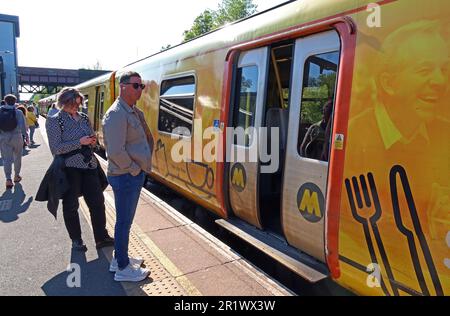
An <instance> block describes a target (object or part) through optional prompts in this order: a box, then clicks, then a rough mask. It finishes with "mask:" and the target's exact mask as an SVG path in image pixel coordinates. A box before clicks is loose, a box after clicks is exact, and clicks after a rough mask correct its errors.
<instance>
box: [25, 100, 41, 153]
mask: <svg viewBox="0 0 450 316" xmlns="http://www.w3.org/2000/svg"><path fill="white" fill-rule="evenodd" d="M27 110H28V111H27V116H26V118H27V125H28V129H29V130H30V143H31V144H34V139H33V136H34V131H35V130H36V127H37V124H38V122H37V117H36V115H35V114H34V108H33V107H32V106H29V107H28V109H27Z"/></svg>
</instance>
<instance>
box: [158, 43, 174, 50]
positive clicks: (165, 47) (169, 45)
mask: <svg viewBox="0 0 450 316" xmlns="http://www.w3.org/2000/svg"><path fill="white" fill-rule="evenodd" d="M171 47H172V45H171V44H168V45H166V46H161V49H160V51H161V52H162V51H163V50H166V49H169V48H171Z"/></svg>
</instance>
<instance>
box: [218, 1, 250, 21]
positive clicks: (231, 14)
mask: <svg viewBox="0 0 450 316" xmlns="http://www.w3.org/2000/svg"><path fill="white" fill-rule="evenodd" d="M255 12H256V5H255V4H253V2H252V0H222V3H221V4H219V9H218V10H217V11H216V14H217V16H216V21H215V23H216V26H217V27H219V26H222V25H225V24H227V23H231V22H234V21H237V20H240V19H243V18H245V17H247V16H249V15H252V14H253V13H255Z"/></svg>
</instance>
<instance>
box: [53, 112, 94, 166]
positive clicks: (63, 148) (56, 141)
mask: <svg viewBox="0 0 450 316" xmlns="http://www.w3.org/2000/svg"><path fill="white" fill-rule="evenodd" d="M78 116H79V120H75V119H74V118H73V117H72V116H71V115H70V114H69V113H67V112H65V111H59V112H58V114H57V115H55V116H52V117H48V118H47V122H46V125H45V126H46V129H47V137H48V143H49V146H50V151H51V152H52V154H53V155H61V154H66V153H69V152H71V151H74V150H77V149H81V144H80V138H82V137H84V136H90V135H93V134H94V131H93V130H92V127H91V124H90V122H89V118H88V117H87V115H86V114H84V113H80V112H78ZM84 159H85V158H84V156H83V155H82V154H81V153H78V154H76V155H74V156H71V157H69V158H67V159H66V167H71V168H78V169H96V168H97V159H96V158H95V156H94V155H92V158H91V159H90V161H88V162H84Z"/></svg>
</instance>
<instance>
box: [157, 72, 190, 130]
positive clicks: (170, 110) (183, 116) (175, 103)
mask: <svg viewBox="0 0 450 316" xmlns="http://www.w3.org/2000/svg"><path fill="white" fill-rule="evenodd" d="M194 99H195V77H194V76H186V77H181V78H175V79H168V80H164V81H163V82H162V83H161V94H160V98H159V119H158V130H159V131H161V132H167V133H176V134H182V135H185V136H191V135H192V121H193V119H194Z"/></svg>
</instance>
